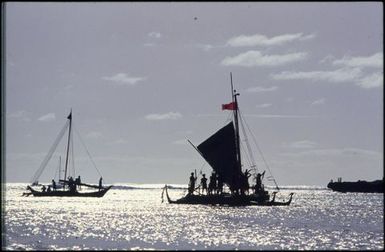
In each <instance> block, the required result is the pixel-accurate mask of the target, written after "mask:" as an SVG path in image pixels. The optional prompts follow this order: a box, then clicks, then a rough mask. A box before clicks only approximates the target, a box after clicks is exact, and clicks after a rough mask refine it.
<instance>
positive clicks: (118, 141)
mask: <svg viewBox="0 0 385 252" xmlns="http://www.w3.org/2000/svg"><path fill="white" fill-rule="evenodd" d="M126 143H127V141H126V140H124V139H123V138H119V139H117V140H115V141H112V142H111V143H110V144H126Z"/></svg>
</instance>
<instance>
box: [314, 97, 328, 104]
mask: <svg viewBox="0 0 385 252" xmlns="http://www.w3.org/2000/svg"><path fill="white" fill-rule="evenodd" d="M324 103H325V98H321V99H318V100H315V101H313V102H312V103H311V105H321V104H324Z"/></svg>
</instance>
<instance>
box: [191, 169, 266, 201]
mask: <svg viewBox="0 0 385 252" xmlns="http://www.w3.org/2000/svg"><path fill="white" fill-rule="evenodd" d="M264 174H265V172H263V173H262V174H261V173H258V174H257V176H256V184H255V186H254V188H253V189H254V192H255V193H256V194H257V193H260V192H262V191H263V190H264V188H263V184H262V178H263V176H264ZM250 176H251V173H250V170H247V169H246V171H245V172H242V173H241V174H240V175H239V176H238V177H233V181H232V185H231V186H230V190H231V192H232V193H233V194H239V193H240V194H241V195H245V194H246V193H247V194H248V193H249V189H250V185H249V177H250ZM196 180H197V177H196V175H194V173H193V172H192V173H191V175H190V180H189V185H188V193H189V194H193V193H194V191H196V190H197V189H198V190H199V194H201V193H202V194H203V193H204V192H206V194H207V195H212V194H221V193H222V192H223V180H222V178H221V176H220V175H219V174H216V173H215V172H213V173H212V174H211V175H210V178H209V183H208V184H207V178H206V174H202V178H201V181H200V184H199V185H198V186H197V187H195V184H196Z"/></svg>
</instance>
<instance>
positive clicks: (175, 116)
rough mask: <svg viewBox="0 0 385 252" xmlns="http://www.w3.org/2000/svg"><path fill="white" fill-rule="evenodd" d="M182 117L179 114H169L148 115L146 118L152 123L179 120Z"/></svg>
mask: <svg viewBox="0 0 385 252" xmlns="http://www.w3.org/2000/svg"><path fill="white" fill-rule="evenodd" d="M181 117H182V115H181V114H180V113H179V112H168V113H165V114H149V115H146V116H145V118H146V119H147V120H151V121H158V120H177V119H179V118H181Z"/></svg>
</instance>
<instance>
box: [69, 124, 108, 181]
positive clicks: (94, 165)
mask: <svg viewBox="0 0 385 252" xmlns="http://www.w3.org/2000/svg"><path fill="white" fill-rule="evenodd" d="M74 129H75V132H76V134H78V137H79V139H80V142H81V143H82V144H83V147H84V149H86V151H87V154H88V156H89V158H90V159H91V161H92V164H93V165H94V167H95V169H96V171H97V172H98V174H99V175H100V177H103V176H102V174H101V173H100V172H99V170H98V168H97V167H96V164H95V162H94V160H93V159H92V157H91V154H90V152H89V151H88V149H87V147H86V145H85V144H84V142H83V140H82V138H81V137H80V134H79V132H78V131H77V129H76V128H75V127H74ZM104 182H105V181H104Z"/></svg>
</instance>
